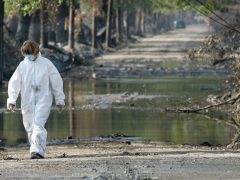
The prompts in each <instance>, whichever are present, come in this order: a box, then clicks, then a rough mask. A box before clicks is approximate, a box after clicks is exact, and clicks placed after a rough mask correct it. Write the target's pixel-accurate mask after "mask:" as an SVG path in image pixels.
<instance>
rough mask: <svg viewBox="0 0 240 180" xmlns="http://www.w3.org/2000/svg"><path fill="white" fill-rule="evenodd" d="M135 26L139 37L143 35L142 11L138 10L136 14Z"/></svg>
mask: <svg viewBox="0 0 240 180" xmlns="http://www.w3.org/2000/svg"><path fill="white" fill-rule="evenodd" d="M135 21H136V23H135V25H136V27H137V28H136V29H137V30H136V33H137V35H142V28H141V23H142V13H141V10H140V9H139V8H138V10H137V12H136V18H135Z"/></svg>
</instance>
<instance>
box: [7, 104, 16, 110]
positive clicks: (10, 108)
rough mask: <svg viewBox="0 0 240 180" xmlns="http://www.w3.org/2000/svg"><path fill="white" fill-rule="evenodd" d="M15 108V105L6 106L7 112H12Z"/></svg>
mask: <svg viewBox="0 0 240 180" xmlns="http://www.w3.org/2000/svg"><path fill="white" fill-rule="evenodd" d="M15 108H16V105H15V104H9V105H8V110H9V111H12V112H14V110H15Z"/></svg>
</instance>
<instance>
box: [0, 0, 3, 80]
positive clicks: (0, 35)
mask: <svg viewBox="0 0 240 180" xmlns="http://www.w3.org/2000/svg"><path fill="white" fill-rule="evenodd" d="M3 19H4V2H3V0H0V85H1V84H2V81H3V65H4V62H3Z"/></svg>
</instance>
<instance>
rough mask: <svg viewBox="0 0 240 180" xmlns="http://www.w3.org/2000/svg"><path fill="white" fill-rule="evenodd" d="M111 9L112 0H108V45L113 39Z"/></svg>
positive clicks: (106, 42)
mask: <svg viewBox="0 0 240 180" xmlns="http://www.w3.org/2000/svg"><path fill="white" fill-rule="evenodd" d="M111 9H112V0H108V11H107V21H106V39H105V44H106V47H109V45H110V39H111Z"/></svg>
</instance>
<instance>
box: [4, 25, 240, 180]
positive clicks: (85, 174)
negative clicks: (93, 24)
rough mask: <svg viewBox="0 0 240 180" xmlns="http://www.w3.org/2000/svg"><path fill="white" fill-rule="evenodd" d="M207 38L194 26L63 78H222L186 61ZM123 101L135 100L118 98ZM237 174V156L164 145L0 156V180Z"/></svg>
mask: <svg viewBox="0 0 240 180" xmlns="http://www.w3.org/2000/svg"><path fill="white" fill-rule="evenodd" d="M207 34H208V32H207V28H206V27H199V26H190V27H188V28H187V29H184V30H177V31H171V32H169V33H166V34H161V35H157V36H153V37H147V38H141V39H139V40H138V42H136V43H135V44H129V46H128V47H127V48H123V49H120V50H118V51H116V52H111V53H108V54H106V55H103V56H100V57H98V58H96V59H95V60H94V62H95V63H94V65H92V66H90V67H78V68H75V69H73V70H72V71H70V72H67V73H66V74H65V75H67V76H70V77H76V78H79V77H86V75H87V76H90V77H92V78H108V77H159V76H162V75H172V74H174V75H183V76H185V75H199V74H201V73H204V74H206V73H212V74H214V73H218V72H220V73H222V72H223V73H224V72H225V70H224V69H217V70H216V69H214V68H212V67H210V66H209V65H207V64H206V63H205V62H203V63H202V64H201V65H202V66H201V67H200V66H199V64H198V65H196V63H195V62H192V61H189V60H188V59H187V55H186V52H187V51H188V49H189V48H191V47H197V46H199V45H200V44H201V42H202V41H203V39H204V37H205V36H206V35H207ZM166 60H167V62H166ZM125 95H127V97H130V98H132V96H134V94H133V95H128V94H119V97H122V96H125ZM89 98H90V100H92V99H91V98H92V97H89ZM98 99H105V98H104V95H103V97H95V99H94V100H96V103H95V104H96V105H99V103H98V101H97V100H98ZM120 99H122V98H120ZM94 102H95V101H94ZM101 102H102V101H101ZM109 104H110V105H111V104H112V101H111V99H110V101H109ZM97 107H98V106H97ZM190 135H191V134H189V136H190ZM239 169H240V152H239V151H238V150H230V149H226V148H225V147H204V146H198V147H195V146H186V145H185V146H184V145H178V146H175V145H164V144H161V143H160V142H149V141H142V140H139V139H138V138H136V139H128V138H126V137H124V138H120V139H119V138H112V137H107V138H106V137H105V139H104V140H103V139H101V138H100V140H99V138H98V139H97V140H82V141H71V140H67V141H64V142H62V141H59V142H54V143H49V145H48V147H47V156H46V158H45V159H42V160H31V159H30V158H29V152H28V147H27V146H23V147H12V148H6V149H1V151H0V179H95V180H105V179H173V180H175V179H204V180H205V179H239V177H240V171H239Z"/></svg>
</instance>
